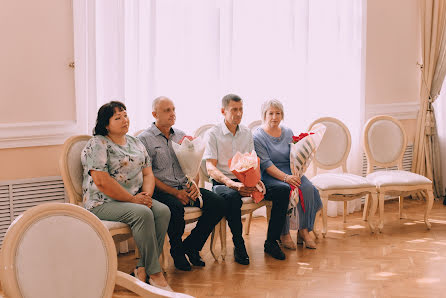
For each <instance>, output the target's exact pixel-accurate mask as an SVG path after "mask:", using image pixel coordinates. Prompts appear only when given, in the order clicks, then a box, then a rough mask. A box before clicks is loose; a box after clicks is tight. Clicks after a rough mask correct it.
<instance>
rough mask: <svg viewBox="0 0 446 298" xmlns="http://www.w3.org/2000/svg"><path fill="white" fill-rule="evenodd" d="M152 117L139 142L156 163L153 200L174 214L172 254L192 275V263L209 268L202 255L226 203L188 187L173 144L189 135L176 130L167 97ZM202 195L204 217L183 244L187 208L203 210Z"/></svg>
mask: <svg viewBox="0 0 446 298" xmlns="http://www.w3.org/2000/svg"><path fill="white" fill-rule="evenodd" d="M152 115H153V117H154V118H155V122H154V123H153V124H152V125H151V126H150V127H149V128H148V129H146V130H145V131H144V132H142V133H141V134H140V135H139V136H138V138H139V139H140V140H141V142H142V143H143V144H144V146H145V147H146V149H147V152H148V154H149V156H150V158H151V160H152V170H153V174H154V175H155V193H154V194H153V198H154V199H155V200H157V201H159V202H161V203H164V204H166V205H167V206H168V207H169V209H170V212H171V218H170V222H169V228H168V230H167V233H168V235H169V239H170V246H171V249H170V254H171V255H172V258H173V260H174V264H175V267H176V268H178V269H180V270H184V271H189V270H191V265H190V263H189V261H190V262H191V263H192V265H194V266H204V265H205V263H204V261H203V260H202V259H201V257H200V254H199V252H200V250H201V249H202V248H203V245H204V243H205V242H206V239H207V238H208V237H209V235H210V233H211V232H212V230H213V228H214V226H215V225H216V224H217V223H218V222H219V221H220V219H221V218H222V217H223V214H224V210H225V201H224V199H223V198H222V197H220V196H219V195H217V194H215V193H213V192H211V191H208V190H206V189H203V188H200V189H197V188H196V187H195V186H194V185H191V186H189V185H187V178H186V177H185V175H184V174H183V171H182V170H181V166H180V164H179V162H178V159H177V157H176V155H175V152H174V151H173V148H172V142H176V143H179V142H180V141H181V140H182V139H183V137H184V136H185V135H186V134H185V133H184V132H183V131H181V130H179V129H176V128H173V127H172V126H173V125H174V124H175V120H176V115H175V106H174V104H173V102H172V101H171V100H170V99H169V98H167V97H158V98H156V99H155V100H154V101H153V103H152ZM197 178H198V177H197ZM199 192H200V193H201V195H202V198H203V208H202V211H203V215H202V216H201V217H200V218H199V219H198V222H197V225H196V227H195V228H194V229H193V230H192V231H191V233H190V235H189V236H188V237H187V238H186V239H185V240H184V241H182V240H181V236H182V235H183V233H184V227H185V221H184V207H185V206H195V207H199V203H198V200H197V197H198V194H199ZM185 255H187V256H188V258H189V261H188V260H187V259H186V257H185Z"/></svg>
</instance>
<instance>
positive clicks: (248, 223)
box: [243, 211, 253, 235]
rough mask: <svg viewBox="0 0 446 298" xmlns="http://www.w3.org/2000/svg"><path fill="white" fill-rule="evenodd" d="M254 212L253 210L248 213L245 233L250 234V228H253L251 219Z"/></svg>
mask: <svg viewBox="0 0 446 298" xmlns="http://www.w3.org/2000/svg"><path fill="white" fill-rule="evenodd" d="M252 212H253V211H251V212H249V213H248V214H246V221H245V225H244V226H243V234H244V235H249V230H250V228H251V221H252Z"/></svg>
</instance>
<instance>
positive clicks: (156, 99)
mask: <svg viewBox="0 0 446 298" xmlns="http://www.w3.org/2000/svg"><path fill="white" fill-rule="evenodd" d="M163 99H169V98H168V97H166V96H158V97H157V98H155V99H154V100H153V101H152V111H153V112H155V110H156V106H157V105H158V104H159V102H160V101H162V100H163ZM169 100H170V99H169Z"/></svg>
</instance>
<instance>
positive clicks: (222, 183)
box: [203, 94, 288, 265]
mask: <svg viewBox="0 0 446 298" xmlns="http://www.w3.org/2000/svg"><path fill="white" fill-rule="evenodd" d="M221 113H222V115H223V116H224V121H223V122H222V123H220V124H219V125H217V126H215V127H213V128H211V129H210V130H209V132H208V134H207V143H206V150H205V153H204V156H203V159H205V160H206V168H207V171H208V173H209V176H210V177H211V178H212V180H213V191H214V192H215V193H217V194H218V195H220V196H221V197H223V198H224V199H225V201H226V207H227V208H226V214H225V216H226V219H227V220H228V224H229V228H230V229H231V232H232V241H233V242H234V258H235V261H236V262H237V263H240V264H242V265H248V264H249V256H248V253H247V252H246V248H245V242H244V240H243V237H242V221H241V210H240V208H241V207H242V204H243V203H242V197H249V196H250V195H251V193H252V192H253V191H255V190H256V189H255V187H247V186H245V185H244V184H243V183H241V182H240V181H239V180H237V179H236V177H235V175H234V174H233V173H232V172H231V171H230V170H229V165H228V161H229V160H230V159H231V158H232V157H233V156H234V155H235V154H236V153H237V152H240V153H246V152H251V151H252V150H254V141H253V137H252V133H251V130H250V129H248V128H247V127H245V126H242V125H240V122H241V121H242V116H243V101H242V99H241V98H240V97H239V96H237V95H235V94H228V95H226V96H224V97H223V99H222V108H221ZM268 198H269V199H271V200H272V201H273V207H272V210H271V219H270V221H269V223H268V235H267V239H266V241H265V245H264V248H265V252H266V253H267V254H269V255H271V256H272V257H274V258H276V259H279V260H283V259H285V254H284V253H283V252H282V250H281V249H280V247H279V245H278V243H277V240H278V239H279V238H280V234H281V232H282V227H283V225H284V219H285V218H284V216H283V215H284V214H286V211H287V207H288V202H279V201H277V200H276V199H275V196H274V195H270V196H268Z"/></svg>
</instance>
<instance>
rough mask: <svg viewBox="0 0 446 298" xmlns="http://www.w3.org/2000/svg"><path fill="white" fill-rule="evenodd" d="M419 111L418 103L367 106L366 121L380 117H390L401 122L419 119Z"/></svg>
mask: <svg viewBox="0 0 446 298" xmlns="http://www.w3.org/2000/svg"><path fill="white" fill-rule="evenodd" d="M419 110H420V104H419V103H417V102H402V103H390V104H374V105H370V104H369V105H366V106H365V114H366V119H370V118H372V117H374V116H378V115H388V116H392V117H395V118H397V119H399V120H409V119H417V116H418V111H419Z"/></svg>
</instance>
